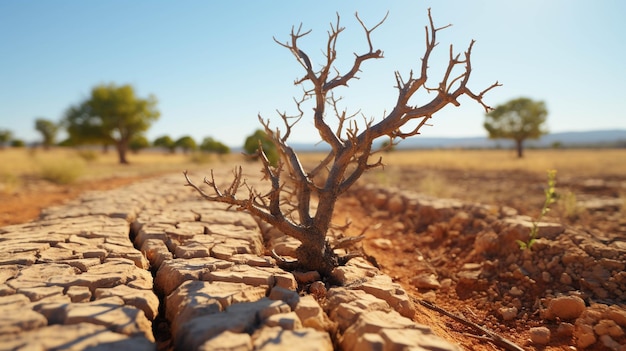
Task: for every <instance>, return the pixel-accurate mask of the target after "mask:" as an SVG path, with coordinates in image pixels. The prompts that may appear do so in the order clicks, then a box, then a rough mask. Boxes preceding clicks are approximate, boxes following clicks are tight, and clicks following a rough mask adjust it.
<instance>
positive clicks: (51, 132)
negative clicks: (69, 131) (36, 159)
mask: <svg viewBox="0 0 626 351" xmlns="http://www.w3.org/2000/svg"><path fill="white" fill-rule="evenodd" d="M35 129H36V130H37V131H38V132H39V133H41V137H42V145H43V148H44V149H45V150H48V149H50V147H51V146H52V145H54V142H55V139H56V137H57V132H58V131H59V126H58V125H57V124H56V123H54V122H52V121H50V120H47V119H44V118H37V119H36V120H35Z"/></svg>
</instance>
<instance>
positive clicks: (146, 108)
mask: <svg viewBox="0 0 626 351" xmlns="http://www.w3.org/2000/svg"><path fill="white" fill-rule="evenodd" d="M156 104H157V100H156V98H155V97H154V96H152V95H151V96H149V97H148V98H147V99H141V98H138V97H137V96H136V95H135V91H134V89H133V87H132V86H130V85H122V86H116V85H115V84H108V85H104V84H103V85H98V86H96V87H94V88H93V89H92V90H91V96H90V97H89V99H87V100H85V101H83V102H81V103H80V104H78V105H76V106H72V107H70V108H69V109H68V111H67V113H66V115H65V120H64V124H65V125H66V128H67V132H68V134H69V135H70V138H71V139H72V141H73V142H75V143H77V144H80V143H102V144H103V145H108V144H113V145H115V148H116V150H117V154H118V158H119V163H121V164H127V163H128V160H127V158H126V154H127V151H128V149H129V145H130V141H131V140H132V139H133V137H134V136H135V135H137V134H141V133H143V132H145V131H146V130H148V128H150V125H151V124H152V122H154V121H156V120H157V119H158V118H159V116H160V113H159V111H158V110H157V108H156Z"/></svg>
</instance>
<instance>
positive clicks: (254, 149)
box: [243, 129, 280, 167]
mask: <svg viewBox="0 0 626 351" xmlns="http://www.w3.org/2000/svg"><path fill="white" fill-rule="evenodd" d="M259 145H260V147H261V149H260V150H259ZM243 149H244V151H245V152H246V153H247V154H248V155H249V156H252V157H254V158H255V159H257V158H258V153H259V152H263V153H265V156H267V159H268V161H269V162H270V165H272V166H274V167H276V165H278V160H279V158H280V156H279V155H278V149H277V148H276V145H275V144H274V142H273V141H272V139H271V138H270V137H269V135H268V134H267V133H266V132H265V131H264V130H262V129H257V130H256V131H255V132H254V133H253V134H252V135H250V136H248V137H247V138H246V140H245V142H244V144H243Z"/></svg>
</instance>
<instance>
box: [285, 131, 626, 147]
mask: <svg viewBox="0 0 626 351" xmlns="http://www.w3.org/2000/svg"><path fill="white" fill-rule="evenodd" d="M289 145H291V147H293V148H294V149H295V150H297V151H301V152H303V151H304V152H314V151H326V150H328V149H329V148H328V145H321V144H320V145H315V144H310V143H290V144H289ZM556 145H558V146H559V147H563V148H576V147H622V148H626V130H625V129H612V130H594V131H586V132H562V133H550V134H548V135H544V136H543V137H542V138H540V139H538V140H527V141H526V142H525V143H524V147H525V148H549V147H554V146H556ZM512 147H513V142H512V141H511V140H508V139H496V140H492V139H489V138H487V137H486V136H484V137H465V138H432V137H424V136H419V135H418V136H415V137H412V138H408V139H406V140H402V141H401V142H400V144H399V145H398V146H397V149H400V150H407V149H454V148H464V149H468V148H471V149H493V148H512Z"/></svg>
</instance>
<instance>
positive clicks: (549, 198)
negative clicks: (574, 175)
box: [515, 169, 557, 250]
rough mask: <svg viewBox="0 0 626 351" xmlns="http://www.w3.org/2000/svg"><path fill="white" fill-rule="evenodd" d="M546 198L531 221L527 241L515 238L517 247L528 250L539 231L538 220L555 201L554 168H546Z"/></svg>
mask: <svg viewBox="0 0 626 351" xmlns="http://www.w3.org/2000/svg"><path fill="white" fill-rule="evenodd" d="M545 193H546V199H545V201H544V202H543V208H542V209H541V213H540V214H539V216H538V217H537V219H535V220H534V221H533V227H532V228H531V229H530V234H529V235H528V241H527V242H524V241H521V240H515V242H517V244H518V245H519V248H520V249H522V250H526V249H528V250H530V249H531V248H532V246H533V244H534V243H535V241H537V233H538V232H539V222H541V220H542V219H543V217H544V216H545V215H546V214H547V213H548V212H550V205H552V204H553V203H555V202H556V199H557V195H556V170H554V169H550V170H548V188H547V189H546V190H545Z"/></svg>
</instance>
